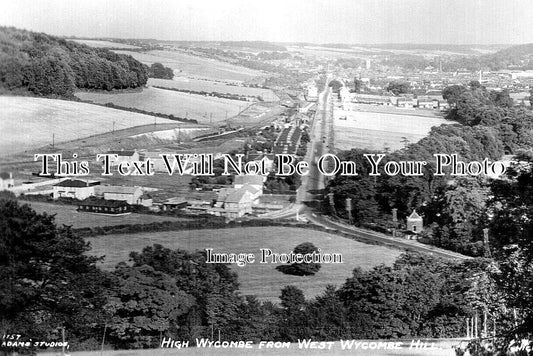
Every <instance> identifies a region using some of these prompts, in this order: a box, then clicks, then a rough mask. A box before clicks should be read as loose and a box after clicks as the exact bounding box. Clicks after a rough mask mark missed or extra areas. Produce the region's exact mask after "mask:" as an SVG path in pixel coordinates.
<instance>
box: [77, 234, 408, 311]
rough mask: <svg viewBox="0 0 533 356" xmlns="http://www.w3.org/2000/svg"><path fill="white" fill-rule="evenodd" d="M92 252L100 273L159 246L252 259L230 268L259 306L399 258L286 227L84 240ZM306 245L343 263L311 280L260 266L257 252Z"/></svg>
mask: <svg viewBox="0 0 533 356" xmlns="http://www.w3.org/2000/svg"><path fill="white" fill-rule="evenodd" d="M87 240H88V241H89V242H90V243H91V246H92V250H91V251H90V252H89V253H90V254H93V255H97V256H101V255H105V256H106V257H105V260H104V262H103V265H102V267H103V268H105V269H112V268H114V266H115V265H116V264H117V263H119V262H121V261H127V260H128V254H129V252H130V251H141V250H142V249H143V247H145V246H148V245H153V244H161V245H163V246H165V247H168V248H171V249H178V248H179V249H183V250H189V251H194V250H204V249H206V248H213V249H214V252H226V253H230V252H233V253H254V254H255V256H256V262H255V263H253V264H249V265H247V266H244V267H238V266H236V265H231V268H232V269H233V270H234V271H235V272H237V273H238V275H239V282H240V285H241V286H240V291H241V293H242V294H252V295H256V296H257V297H259V298H261V299H262V300H271V301H278V297H279V295H280V293H281V289H282V288H283V287H285V286H287V285H294V286H296V287H298V288H300V289H302V291H303V292H304V293H305V296H306V297H307V298H311V297H314V296H316V295H318V294H320V293H322V292H323V291H324V289H325V287H326V286H327V285H328V284H333V285H337V286H339V285H341V284H343V283H344V282H345V280H346V278H349V277H350V276H351V274H352V271H353V269H354V268H355V267H361V268H363V269H369V268H371V267H373V266H376V265H378V264H381V263H385V264H391V263H392V262H393V261H394V259H395V258H396V257H397V256H398V255H399V254H400V251H398V250H392V249H389V248H386V247H382V246H374V245H367V244H363V243H360V242H357V241H353V240H350V239H347V238H344V237H341V236H336V235H334V234H328V233H324V232H320V231H313V230H309V229H300V228H290V227H246V228H228V229H222V230H220V229H219V230H190V231H173V232H155V233H140V234H124V235H106V236H99V237H94V238H88V239H87ZM302 242H311V243H313V244H314V245H315V246H317V247H318V248H320V249H321V250H322V252H323V253H341V254H342V259H343V263H341V264H322V268H321V269H320V271H319V272H318V273H317V274H316V275H314V276H305V277H299V276H290V275H285V274H283V273H281V272H278V271H277V270H276V269H275V267H276V266H277V265H276V264H260V263H259V259H260V249H261V248H268V249H271V250H272V251H273V252H275V253H290V251H292V250H293V249H294V247H296V246H297V245H298V244H300V243H302Z"/></svg>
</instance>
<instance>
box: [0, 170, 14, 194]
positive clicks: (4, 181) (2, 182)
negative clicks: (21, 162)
mask: <svg viewBox="0 0 533 356" xmlns="http://www.w3.org/2000/svg"><path fill="white" fill-rule="evenodd" d="M14 186H15V181H14V180H13V173H11V172H9V173H7V172H1V173H0V190H7V189H9V188H13V187H14Z"/></svg>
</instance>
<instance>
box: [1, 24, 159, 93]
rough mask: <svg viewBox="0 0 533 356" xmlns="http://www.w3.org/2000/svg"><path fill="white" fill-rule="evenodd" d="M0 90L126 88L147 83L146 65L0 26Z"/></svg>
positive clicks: (59, 39) (57, 90)
mask: <svg viewBox="0 0 533 356" xmlns="http://www.w3.org/2000/svg"><path fill="white" fill-rule="evenodd" d="M0 43H1V45H0V88H4V89H6V90H9V91H15V92H24V91H29V92H31V93H33V94H34V95H39V96H58V97H71V96H72V95H73V92H74V90H75V89H76V88H78V89H103V90H111V89H125V88H136V87H139V86H143V85H145V84H146V81H147V79H148V75H147V70H146V66H145V65H143V64H142V63H140V62H139V61H137V60H135V59H134V58H133V57H131V56H129V55H124V54H117V53H114V52H112V51H110V50H107V49H101V48H90V47H88V46H86V45H82V44H78V43H75V42H72V41H67V40H64V39H61V38H58V37H53V36H49V35H46V34H43V33H34V32H29V31H25V30H18V29H15V28H13V27H0Z"/></svg>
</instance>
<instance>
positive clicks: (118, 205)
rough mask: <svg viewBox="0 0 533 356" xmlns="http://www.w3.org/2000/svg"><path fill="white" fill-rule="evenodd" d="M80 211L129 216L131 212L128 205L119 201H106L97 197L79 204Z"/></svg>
mask: <svg viewBox="0 0 533 356" xmlns="http://www.w3.org/2000/svg"><path fill="white" fill-rule="evenodd" d="M78 211H80V212H87V213H96V214H110V215H118V214H129V213H130V212H131V210H130V206H129V204H128V203H126V202H124V201H119V200H105V199H101V198H97V197H94V196H92V197H89V198H87V199H84V200H83V201H81V202H79V203H78Z"/></svg>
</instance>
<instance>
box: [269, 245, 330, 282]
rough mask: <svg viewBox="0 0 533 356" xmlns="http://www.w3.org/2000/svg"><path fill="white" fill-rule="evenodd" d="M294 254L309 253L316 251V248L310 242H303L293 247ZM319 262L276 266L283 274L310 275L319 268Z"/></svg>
mask: <svg viewBox="0 0 533 356" xmlns="http://www.w3.org/2000/svg"><path fill="white" fill-rule="evenodd" d="M293 252H294V253H295V254H302V255H309V254H312V253H313V252H318V248H317V247H316V246H315V245H313V244H312V243H311V242H304V243H302V244H299V245H298V246H296V247H295V248H294V251H293ZM320 267H322V266H321V265H320V263H305V262H303V263H296V262H295V263H293V264H291V265H281V266H278V267H276V269H277V270H278V271H280V272H281V273H284V274H292V275H295V276H312V275H314V274H315V273H317V272H318V271H319V270H320Z"/></svg>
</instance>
